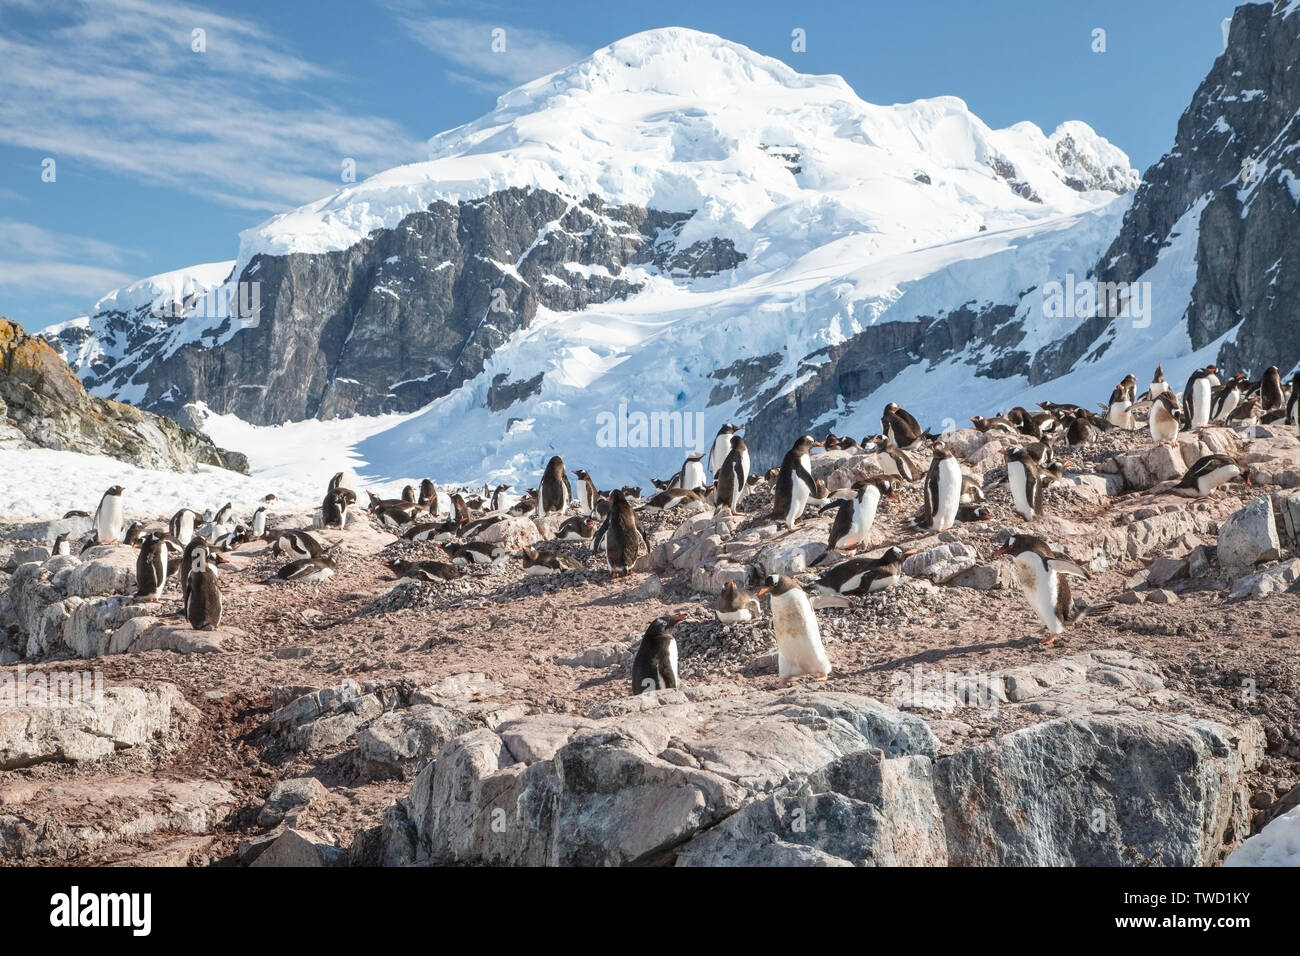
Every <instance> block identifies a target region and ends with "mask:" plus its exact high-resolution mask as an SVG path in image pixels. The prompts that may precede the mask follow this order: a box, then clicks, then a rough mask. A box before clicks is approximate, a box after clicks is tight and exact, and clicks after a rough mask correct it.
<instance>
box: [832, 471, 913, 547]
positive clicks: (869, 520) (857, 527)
mask: <svg viewBox="0 0 1300 956" xmlns="http://www.w3.org/2000/svg"><path fill="white" fill-rule="evenodd" d="M853 492H854V494H853V497H852V498H846V499H840V500H838V501H832V502H831V503H830V504H828V505H826V506H825V507H824V508H822V509H821V513H822V514H825V513H826V512H827V511H829V510H831V509H832V508H836V509H838V510H837V511H836V513H835V520H834V521H832V522H831V532H830V538H829V539H828V541H827V542H826V551H827V553H829V552H831V551H852V550H857V549H859V548H864V547H866V545H867V538H869V537H870V535H871V526H872V525H873V524H874V523H875V520H876V510H877V508H879V506H880V499H881V498H882V497H884V496H886V495H888V496H889V497H890V498H897V497H898V482H896V481H894V480H893V479H892V478H868V479H867V480H866V481H860V482H858V483H857V484H855V485H854V486H853ZM818 560H819V561H820V560H821V559H820V558H818Z"/></svg>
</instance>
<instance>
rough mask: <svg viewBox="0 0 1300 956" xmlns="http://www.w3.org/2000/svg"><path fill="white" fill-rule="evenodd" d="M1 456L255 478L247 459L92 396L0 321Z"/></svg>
mask: <svg viewBox="0 0 1300 956" xmlns="http://www.w3.org/2000/svg"><path fill="white" fill-rule="evenodd" d="M0 412H3V414H4V419H3V422H0V448H52V449H56V450H60V451H75V452H81V453H83V454H87V455H107V456H109V457H110V458H118V459H120V460H122V461H125V462H129V463H130V464H132V465H136V466H138V467H141V468H156V469H165V470H171V471H195V470H197V468H198V466H199V465H215V466H217V467H220V468H229V469H231V470H233V471H238V472H242V473H244V474H247V473H248V459H247V458H245V457H244V456H243V455H241V454H239V453H238V452H231V451H227V450H226V449H224V448H218V447H217V446H216V445H214V444H213V443H212V441H211V440H210V439H209V438H207V437H206V436H205V435H201V434H198V433H197V432H193V431H189V430H187V429H184V428H182V427H181V426H180V425H178V424H176V422H174V421H172V420H171V419H169V418H164V417H162V416H160V415H153V414H150V413H149V412H142V411H140V410H139V409H138V408H133V407H132V406H130V405H124V404H122V403H121V402H115V401H111V400H108V399H103V398H96V397H94V396H92V395H88V394H87V393H86V390H85V389H84V388H83V387H82V384H81V382H80V381H79V380H78V379H77V376H76V375H75V374H73V372H72V370H71V369H70V368H69V367H68V365H67V364H66V363H65V362H64V361H63V359H62V358H60V357H59V354H58V353H57V352H56V351H55V350H54V349H53V348H51V346H50V344H49V343H48V342H47V341H46V340H45V339H44V338H42V337H40V336H34V335H28V334H27V333H26V332H24V331H23V329H22V327H21V326H19V325H17V324H15V323H14V322H11V321H9V320H8V319H4V318H0Z"/></svg>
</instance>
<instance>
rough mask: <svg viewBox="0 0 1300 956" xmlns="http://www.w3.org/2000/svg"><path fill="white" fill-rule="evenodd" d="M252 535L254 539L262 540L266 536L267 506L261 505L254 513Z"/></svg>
mask: <svg viewBox="0 0 1300 956" xmlns="http://www.w3.org/2000/svg"><path fill="white" fill-rule="evenodd" d="M250 534H252V536H253V537H254V538H262V537H264V536H265V535H266V505H259V506H258V509H257V510H256V511H254V512H253V528H252V531H251V532H250Z"/></svg>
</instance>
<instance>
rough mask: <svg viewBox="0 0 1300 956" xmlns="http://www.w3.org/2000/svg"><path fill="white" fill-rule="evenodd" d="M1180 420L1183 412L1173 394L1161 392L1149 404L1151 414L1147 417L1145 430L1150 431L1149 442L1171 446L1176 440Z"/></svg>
mask: <svg viewBox="0 0 1300 956" xmlns="http://www.w3.org/2000/svg"><path fill="white" fill-rule="evenodd" d="M1182 420H1183V410H1182V409H1181V408H1180V407H1179V406H1178V402H1177V401H1175V400H1174V393H1173V392H1170V391H1164V392H1161V393H1160V394H1158V395H1157V396H1156V397H1155V401H1153V402H1152V403H1151V413H1150V414H1149V415H1148V416H1147V428H1149V429H1150V431H1151V440H1152V441H1153V442H1155V443H1156V444H1157V445H1164V444H1173V443H1174V442H1176V441H1177V440H1178V429H1179V426H1180V425H1181V424H1182Z"/></svg>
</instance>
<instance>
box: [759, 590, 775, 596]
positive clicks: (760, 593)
mask: <svg viewBox="0 0 1300 956" xmlns="http://www.w3.org/2000/svg"><path fill="white" fill-rule="evenodd" d="M771 590H772V589H771V588H759V589H758V596H759V597H762V596H763V595H764V594H767V593H768V592H769V591H771Z"/></svg>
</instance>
